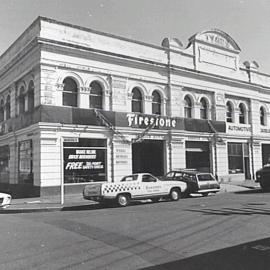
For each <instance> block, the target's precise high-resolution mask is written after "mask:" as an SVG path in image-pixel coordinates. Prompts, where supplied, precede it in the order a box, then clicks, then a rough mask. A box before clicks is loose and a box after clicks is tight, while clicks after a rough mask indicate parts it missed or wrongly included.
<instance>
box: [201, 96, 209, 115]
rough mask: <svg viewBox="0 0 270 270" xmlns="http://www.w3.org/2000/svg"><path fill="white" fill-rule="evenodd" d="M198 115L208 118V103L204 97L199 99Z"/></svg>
mask: <svg viewBox="0 0 270 270" xmlns="http://www.w3.org/2000/svg"><path fill="white" fill-rule="evenodd" d="M200 117H201V119H208V104H207V101H206V99H205V98H201V100H200Z"/></svg>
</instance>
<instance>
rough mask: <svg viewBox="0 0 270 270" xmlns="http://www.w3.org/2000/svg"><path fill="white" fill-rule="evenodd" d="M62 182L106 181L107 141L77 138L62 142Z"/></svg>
mask: <svg viewBox="0 0 270 270" xmlns="http://www.w3.org/2000/svg"><path fill="white" fill-rule="evenodd" d="M63 147H64V182H65V183H66V184H68V183H84V182H96V181H106V180H107V177H106V160H107V141H106V140H103V139H87V138H78V139H76V140H75V141H65V140H64V145H63Z"/></svg>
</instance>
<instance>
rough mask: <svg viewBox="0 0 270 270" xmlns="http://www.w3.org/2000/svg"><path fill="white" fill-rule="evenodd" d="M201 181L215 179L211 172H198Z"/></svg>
mask: <svg viewBox="0 0 270 270" xmlns="http://www.w3.org/2000/svg"><path fill="white" fill-rule="evenodd" d="M197 177H198V180H199V181H210V180H215V178H214V177H213V175H212V174H210V173H204V174H198V175H197Z"/></svg>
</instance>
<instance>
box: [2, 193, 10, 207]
mask: <svg viewBox="0 0 270 270" xmlns="http://www.w3.org/2000/svg"><path fill="white" fill-rule="evenodd" d="M10 203H11V195H9V194H7V193H0V208H6V207H8V206H9V205H10Z"/></svg>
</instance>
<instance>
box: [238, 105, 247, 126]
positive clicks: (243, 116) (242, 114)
mask: <svg viewBox="0 0 270 270" xmlns="http://www.w3.org/2000/svg"><path fill="white" fill-rule="evenodd" d="M239 123H240V124H246V107H245V105H244V104H243V103H240V105H239Z"/></svg>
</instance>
